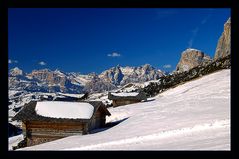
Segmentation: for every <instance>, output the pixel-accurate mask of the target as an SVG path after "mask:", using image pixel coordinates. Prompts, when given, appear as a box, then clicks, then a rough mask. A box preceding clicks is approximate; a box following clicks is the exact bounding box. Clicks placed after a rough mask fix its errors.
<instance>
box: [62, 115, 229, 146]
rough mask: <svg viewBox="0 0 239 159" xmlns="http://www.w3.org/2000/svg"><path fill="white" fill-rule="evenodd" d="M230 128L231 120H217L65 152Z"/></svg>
mask: <svg viewBox="0 0 239 159" xmlns="http://www.w3.org/2000/svg"><path fill="white" fill-rule="evenodd" d="M229 127H230V120H229V119H224V120H216V121H213V122H211V123H204V124H197V125H195V126H193V127H185V128H181V129H175V130H166V131H161V132H159V133H155V134H150V135H144V136H136V137H132V138H126V139H121V140H115V141H110V142H105V143H100V144H94V145H86V146H82V147H74V148H67V149H65V150H96V149H108V148H110V147H112V146H117V145H118V146H119V145H128V144H137V143H144V142H148V141H153V140H159V139H163V138H167V137H173V136H176V137H179V136H188V135H190V134H193V133H197V132H202V131H204V130H210V129H219V128H229Z"/></svg>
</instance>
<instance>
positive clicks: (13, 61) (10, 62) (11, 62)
mask: <svg viewBox="0 0 239 159" xmlns="http://www.w3.org/2000/svg"><path fill="white" fill-rule="evenodd" d="M8 63H9V64H13V63H18V61H17V60H11V59H9V60H8Z"/></svg>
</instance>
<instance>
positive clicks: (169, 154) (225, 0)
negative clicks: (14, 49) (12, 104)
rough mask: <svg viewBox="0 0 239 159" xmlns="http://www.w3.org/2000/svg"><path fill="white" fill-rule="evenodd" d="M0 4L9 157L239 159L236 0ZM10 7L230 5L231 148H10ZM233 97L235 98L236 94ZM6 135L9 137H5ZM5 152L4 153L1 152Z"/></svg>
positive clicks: (7, 0)
mask: <svg viewBox="0 0 239 159" xmlns="http://www.w3.org/2000/svg"><path fill="white" fill-rule="evenodd" d="M2 2H3V7H1V10H0V11H1V13H2V14H1V16H0V17H3V20H2V22H3V23H1V24H2V25H1V33H2V34H1V38H2V40H1V41H2V42H1V45H2V47H1V48H2V53H1V54H0V56H1V57H0V59H2V61H1V66H2V67H1V73H2V74H3V76H2V77H1V78H0V80H1V85H2V87H1V105H0V108H1V109H2V110H1V112H2V117H3V118H2V120H1V122H2V124H1V125H5V126H6V128H4V130H5V131H4V132H3V133H4V134H3V136H2V141H3V140H4V144H3V142H2V141H1V144H0V145H1V148H0V150H1V151H4V155H5V157H7V158H19V157H24V158H35V157H37V158H38V157H39V158H45V157H49V158H55V157H57V158H72V157H76V158H83V157H84V158H87V157H100V158H101V157H102V158H107V157H109V158H135V157H142V158H148V157H154V158H178V157H179V158H183V159H187V158H190V159H191V158H205V157H206V158H214V157H215V158H225V159H230V158H238V152H237V151H238V150H239V147H238V141H239V140H238V135H239V133H238V130H237V128H238V125H239V124H238V123H237V121H238V112H239V111H238V106H239V104H236V102H237V101H236V99H235V98H236V96H237V95H236V94H237V93H236V91H237V89H236V88H237V87H236V82H237V81H238V79H236V78H237V77H236V75H237V74H236V71H237V68H236V67H237V64H236V62H235V60H236V59H239V58H238V57H237V56H238V52H237V51H238V49H236V47H238V44H237V43H238V41H239V40H238V37H239V36H238V28H239V26H238V22H237V21H238V19H239V18H238V15H239V14H238V8H237V7H236V6H239V5H238V4H237V0H191V1H190V0H164V1H161V0H98V1H97V0H85V1H79V0H78V1H77V0H65V1H64V0H58V1H57V0H56V1H54V0H3V1H2ZM8 8H231V21H232V44H231V46H232V55H231V62H232V68H231V73H232V74H231V84H232V86H231V125H232V126H231V151H37V152H35V151H8V138H7V135H8V134H7V133H8V131H7V126H8V125H7V123H8V113H5V112H6V111H7V110H8V108H7V107H6V106H5V105H7V103H8V94H7V93H6V92H8V76H7V75H8V71H7V70H8V62H7V61H8ZM233 96H234V97H233ZM5 135H6V138H5ZM2 154H3V153H1V155H2Z"/></svg>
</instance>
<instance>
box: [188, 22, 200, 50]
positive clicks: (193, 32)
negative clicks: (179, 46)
mask: <svg viewBox="0 0 239 159" xmlns="http://www.w3.org/2000/svg"><path fill="white" fill-rule="evenodd" d="M191 32H192V37H191V38H190V40H189V41H188V48H191V47H192V46H193V41H194V39H195V37H196V36H197V34H198V32H199V27H196V28H194V29H193V30H192V31H191Z"/></svg>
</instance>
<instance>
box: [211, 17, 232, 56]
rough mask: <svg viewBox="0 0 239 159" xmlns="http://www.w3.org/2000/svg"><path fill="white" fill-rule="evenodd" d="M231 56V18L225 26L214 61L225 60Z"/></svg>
mask: <svg viewBox="0 0 239 159" xmlns="http://www.w3.org/2000/svg"><path fill="white" fill-rule="evenodd" d="M230 54H231V18H229V19H228V20H227V22H226V23H225V24H224V31H223V33H222V35H221V37H220V39H219V40H218V43H217V48H216V52H215V56H214V59H218V58H223V57H225V56H227V55H230Z"/></svg>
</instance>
